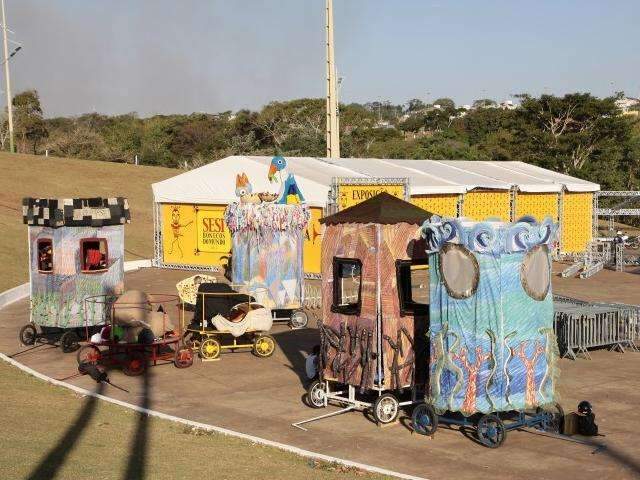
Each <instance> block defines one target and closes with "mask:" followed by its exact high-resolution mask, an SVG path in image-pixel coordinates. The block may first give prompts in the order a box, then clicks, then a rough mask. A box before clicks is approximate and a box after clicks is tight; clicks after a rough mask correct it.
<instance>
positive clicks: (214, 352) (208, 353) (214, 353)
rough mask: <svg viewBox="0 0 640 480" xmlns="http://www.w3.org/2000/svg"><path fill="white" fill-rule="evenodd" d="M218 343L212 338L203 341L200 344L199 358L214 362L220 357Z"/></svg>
mask: <svg viewBox="0 0 640 480" xmlns="http://www.w3.org/2000/svg"><path fill="white" fill-rule="evenodd" d="M220 351H221V348H220V342H219V341H218V340H216V339H215V338H213V337H210V338H207V339H206V340H203V341H202V343H201V344H200V356H201V357H202V358H203V359H204V360H215V359H216V358H218V357H219V356H220Z"/></svg>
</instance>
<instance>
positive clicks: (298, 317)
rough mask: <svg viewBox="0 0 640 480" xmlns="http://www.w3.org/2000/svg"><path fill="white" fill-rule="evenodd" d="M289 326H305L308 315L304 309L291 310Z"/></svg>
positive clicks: (307, 321)
mask: <svg viewBox="0 0 640 480" xmlns="http://www.w3.org/2000/svg"><path fill="white" fill-rule="evenodd" d="M290 318H291V328H305V327H306V326H307V324H308V323H309V316H308V315H307V312H305V311H304V310H294V311H293V312H291V317H290Z"/></svg>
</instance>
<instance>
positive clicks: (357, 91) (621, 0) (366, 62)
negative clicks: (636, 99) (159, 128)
mask: <svg viewBox="0 0 640 480" xmlns="http://www.w3.org/2000/svg"><path fill="white" fill-rule="evenodd" d="M6 2H7V15H8V22H7V23H8V25H9V27H10V28H11V29H12V30H13V31H14V32H15V34H14V35H12V38H13V39H15V40H18V41H20V42H22V43H23V44H24V49H23V50H22V51H21V52H19V53H18V54H17V55H16V57H14V59H12V87H13V90H14V91H19V90H22V89H25V88H36V89H37V90H38V91H39V92H40V95H41V98H42V102H43V107H44V109H45V114H46V115H47V116H52V115H70V114H71V115H73V114H79V113H83V112H90V111H98V112H103V113H109V114H114V113H125V112H130V111H137V112H139V114H141V115H149V114H154V113H188V112H192V111H207V112H217V111H224V110H236V109H239V108H254V109H255V108H259V107H260V106H262V105H264V104H265V103H267V102H269V101H271V100H284V99H290V98H298V97H321V96H324V88H325V83H324V68H325V63H324V61H325V53H324V0H226V1H225V0H181V1H176V0H171V1H169V0H129V1H126V0H110V1H107V0H6ZM334 9H335V24H336V25H335V28H336V38H335V42H336V63H337V66H338V70H339V74H340V76H342V77H343V78H344V80H343V86H342V89H341V100H342V101H345V102H350V101H358V102H364V101H372V100H391V101H392V102H394V103H402V102H405V101H406V100H407V99H409V98H421V99H423V100H434V99H435V98H438V97H442V96H448V97H451V98H453V99H454V100H455V101H456V103H458V104H465V103H471V102H472V101H473V100H474V99H477V98H481V97H489V98H494V99H496V100H504V99H508V98H510V97H509V95H510V94H514V93H521V92H529V93H532V94H534V95H537V94H540V93H543V92H548V93H555V94H562V93H566V92H569V91H591V92H593V93H594V94H596V95H598V96H606V95H609V94H611V93H612V92H613V91H618V90H624V91H625V92H627V94H629V95H632V96H640V61H639V60H640V58H639V53H638V52H640V36H639V35H638V34H637V32H636V31H635V30H636V29H637V28H638V25H639V24H640V1H638V0H634V1H632V0H618V1H607V2H605V1H600V2H597V1H591V0H584V1H577V0H574V1H569V0H565V1H562V0H557V1H551V0H537V1H527V2H525V1H516V0H512V1H491V0H485V1H480V0H477V1H472V0H457V1H444V0H334ZM3 88H4V87H3Z"/></svg>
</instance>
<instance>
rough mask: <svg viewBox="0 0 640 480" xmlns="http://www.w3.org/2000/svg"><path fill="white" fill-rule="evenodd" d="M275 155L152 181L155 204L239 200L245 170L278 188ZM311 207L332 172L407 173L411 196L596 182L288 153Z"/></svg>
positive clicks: (460, 164)
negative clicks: (272, 174)
mask: <svg viewBox="0 0 640 480" xmlns="http://www.w3.org/2000/svg"><path fill="white" fill-rule="evenodd" d="M271 158H272V157H257V156H244V155H242V156H232V157H227V158H223V159H222V160H218V161H216V162H213V163H210V164H207V165H205V166H203V167H200V168H196V169H194V170H191V171H189V172H185V173H183V174H180V175H177V176H175V177H173V178H169V179H167V180H164V181H162V182H158V183H154V184H153V197H154V201H155V202H156V203H186V204H228V203H230V202H233V201H235V200H237V198H236V194H235V179H236V174H239V173H242V172H244V173H246V174H247V176H248V177H249V180H250V182H251V184H252V186H253V191H254V192H264V191H272V192H277V190H278V187H279V183H275V184H270V183H269V181H268V179H267V172H268V169H269V164H270V163H271ZM287 163H288V166H287V171H288V172H290V173H293V174H294V175H295V176H296V180H297V182H298V184H299V186H300V190H301V191H302V193H303V195H304V196H305V198H306V200H307V202H308V203H309V204H310V205H311V206H315V207H323V206H325V205H326V203H327V196H328V193H329V189H330V187H331V180H332V178H333V177H369V178H379V177H402V178H404V177H408V178H409V182H410V186H411V194H412V195H429V194H446V193H453V194H455V193H464V192H467V191H469V190H472V189H474V188H488V189H499V190H508V189H510V188H512V187H517V188H518V189H519V190H520V191H523V192H540V193H543V192H560V191H562V190H563V189H566V190H568V191H570V192H594V191H598V190H600V186H599V185H598V184H596V183H591V182H587V181H585V180H580V179H579V178H575V177H571V176H569V175H563V174H560V173H556V172H553V171H551V170H546V169H544V168H540V167H536V166H534V165H529V164H526V163H523V162H486V161H470V160H387V159H377V158H340V159H328V158H316V157H287Z"/></svg>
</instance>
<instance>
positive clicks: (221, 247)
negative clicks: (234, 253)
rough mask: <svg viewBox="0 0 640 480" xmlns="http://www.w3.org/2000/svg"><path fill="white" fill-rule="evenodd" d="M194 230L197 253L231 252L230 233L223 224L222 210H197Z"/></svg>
mask: <svg viewBox="0 0 640 480" xmlns="http://www.w3.org/2000/svg"><path fill="white" fill-rule="evenodd" d="M196 230H197V232H198V246H197V248H198V252H208V253H227V252H229V251H230V250H231V232H229V229H228V228H227V226H226V225H225V223H224V209H223V208H199V209H198V210H197V212H196Z"/></svg>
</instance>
